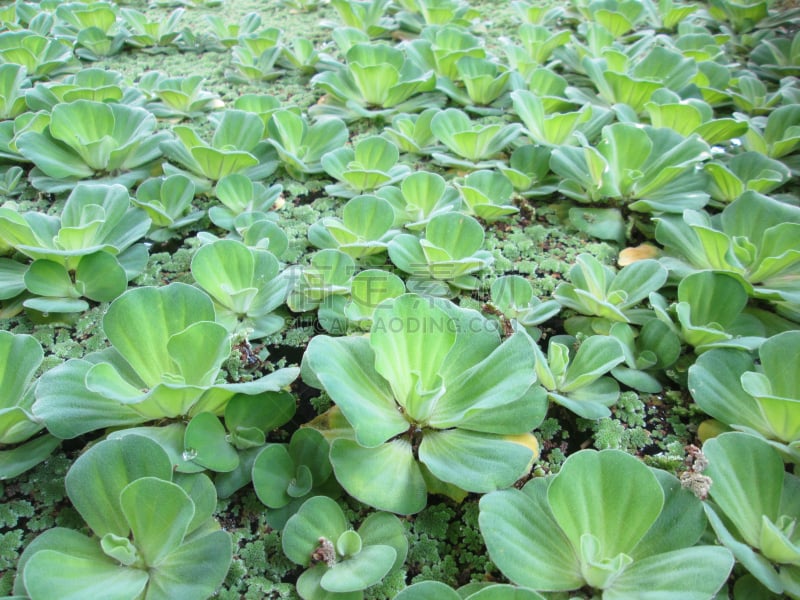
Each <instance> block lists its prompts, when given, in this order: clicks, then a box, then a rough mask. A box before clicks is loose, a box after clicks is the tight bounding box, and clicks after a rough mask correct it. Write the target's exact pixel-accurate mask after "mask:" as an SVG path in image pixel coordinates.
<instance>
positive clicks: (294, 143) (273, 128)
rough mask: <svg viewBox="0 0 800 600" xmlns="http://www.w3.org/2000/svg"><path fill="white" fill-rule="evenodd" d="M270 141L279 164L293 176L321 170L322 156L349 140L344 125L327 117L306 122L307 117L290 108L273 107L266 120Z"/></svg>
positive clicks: (333, 118) (297, 176)
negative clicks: (313, 121)
mask: <svg viewBox="0 0 800 600" xmlns="http://www.w3.org/2000/svg"><path fill="white" fill-rule="evenodd" d="M267 134H268V135H269V139H268V141H269V143H270V144H272V146H273V147H274V148H275V150H276V151H277V153H278V157H279V158H280V160H281V164H282V166H283V168H284V169H285V170H286V172H287V173H288V174H289V175H290V176H291V177H293V178H294V179H300V180H303V179H306V178H307V177H308V176H309V175H316V174H320V173H324V172H325V170H324V169H323V167H322V163H321V162H320V161H321V159H322V157H323V155H325V154H327V153H328V152H333V151H335V150H338V149H340V148H342V147H343V146H344V145H345V143H346V142H347V139H348V131H347V125H345V123H344V121H342V120H341V119H337V118H335V117H327V118H324V119H320V120H318V121H317V122H315V123H309V122H308V119H306V117H304V116H301V115H298V114H297V113H295V112H293V111H290V110H276V111H275V112H274V113H272V116H271V117H270V118H269V121H268V122H267Z"/></svg>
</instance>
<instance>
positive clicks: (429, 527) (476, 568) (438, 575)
mask: <svg viewBox="0 0 800 600" xmlns="http://www.w3.org/2000/svg"><path fill="white" fill-rule="evenodd" d="M409 531H410V535H411V540H410V542H409V552H408V559H407V560H406V567H407V569H408V583H409V584H411V583H416V582H418V581H442V582H444V583H447V584H448V585H450V586H452V587H459V586H461V585H464V584H467V583H470V582H477V581H485V580H487V578H491V579H495V578H497V577H500V578H502V576H501V575H499V574H498V572H497V569H496V568H495V567H494V565H493V564H492V562H491V561H490V559H489V555H488V553H487V551H486V547H485V546H484V543H483V538H482V537H481V534H480V530H479V529H478V504H477V502H476V501H474V500H471V499H470V500H466V501H465V502H464V503H463V504H460V505H459V504H454V503H439V504H431V505H429V506H428V507H427V508H425V510H423V511H422V512H420V513H419V514H418V515H416V516H415V517H414V518H413V521H412V522H411V525H410V528H409Z"/></svg>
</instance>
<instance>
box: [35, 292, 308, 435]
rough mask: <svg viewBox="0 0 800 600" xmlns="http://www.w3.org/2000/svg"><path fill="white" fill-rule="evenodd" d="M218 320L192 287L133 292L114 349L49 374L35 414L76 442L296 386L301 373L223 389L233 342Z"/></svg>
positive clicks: (116, 314)
mask: <svg viewBox="0 0 800 600" xmlns="http://www.w3.org/2000/svg"><path fill="white" fill-rule="evenodd" d="M215 316H216V315H215V312H214V304H213V302H212V300H211V298H210V297H209V296H208V295H206V293H205V292H203V291H202V290H200V289H198V288H195V287H192V286H190V285H186V284H184V283H172V284H169V285H167V286H163V287H159V288H155V287H140V288H135V289H131V290H129V291H128V292H126V293H125V294H123V295H122V296H120V297H119V298H118V299H117V300H115V301H114V302H112V303H111V305H110V306H109V307H108V310H107V311H106V314H105V316H104V317H103V331H104V332H105V334H106V336H107V337H108V340H109V342H110V343H111V347H110V348H108V349H107V350H101V351H99V352H97V353H94V354H91V353H90V354H87V355H86V356H85V357H84V358H80V359H71V360H68V361H67V362H65V363H63V364H62V365H59V366H58V367H56V368H54V369H51V370H50V371H48V372H47V373H46V374H45V375H44V376H43V377H42V378H41V379H40V380H39V385H38V386H37V396H36V402H35V403H34V406H33V414H34V415H36V416H37V417H38V418H40V419H42V420H43V421H44V422H45V424H46V425H47V428H48V430H49V431H50V432H51V433H53V434H54V435H56V436H57V437H60V438H72V437H76V436H78V435H81V434H82V433H86V432H88V431H94V430H96V429H102V428H105V427H110V426H120V425H121V426H131V425H138V424H141V423H145V422H147V421H153V420H158V419H164V418H168V419H174V418H177V417H182V416H189V417H191V416H193V415H196V414H197V413H200V412H211V413H214V414H223V413H224V411H225V406H226V405H227V403H228V402H229V401H230V400H231V399H232V398H233V397H234V396H236V395H237V394H245V395H247V396H250V397H252V398H253V399H254V400H255V399H256V398H258V397H259V395H261V394H264V393H265V392H276V391H279V390H281V389H282V388H283V387H284V386H287V385H289V383H291V382H292V381H293V380H294V378H295V377H296V376H297V373H298V371H297V369H296V368H286V369H279V370H277V371H275V372H273V373H270V374H269V375H265V376H264V377H260V378H258V379H254V380H253V381H249V382H244V383H225V382H224V381H223V382H220V381H219V380H218V376H219V375H220V372H221V369H222V363H223V362H224V361H225V360H227V358H228V356H229V355H230V352H231V339H230V334H229V333H228V330H227V329H226V328H225V327H224V326H223V325H221V324H220V323H217V322H216V321H215ZM132 324H135V326H131V325H132ZM198 347H202V348H203V349H204V351H203V353H202V354H198V353H197V348H198Z"/></svg>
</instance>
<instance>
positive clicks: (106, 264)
mask: <svg viewBox="0 0 800 600" xmlns="http://www.w3.org/2000/svg"><path fill="white" fill-rule="evenodd" d="M150 223H151V221H150V218H149V217H148V216H147V214H146V213H145V212H144V211H143V210H141V209H138V208H134V207H133V206H131V200H130V195H129V194H128V190H126V189H125V188H124V187H123V186H121V185H105V184H96V183H92V184H86V183H81V184H78V185H77V186H76V187H75V189H74V190H73V191H72V193H71V194H70V195H69V197H68V198H67V201H66V203H65V205H64V209H63V211H62V213H61V217H60V218H59V217H57V216H49V215H44V214H42V213H39V212H35V211H31V212H26V213H24V214H19V213H18V212H17V211H15V210H13V209H11V208H0V240H2V242H3V243H4V244H5V245H6V246H7V247H9V248H15V249H16V250H17V251H18V252H20V253H21V254H23V255H25V256H27V257H28V258H30V259H32V262H31V263H30V264H29V265H28V266H27V269H26V270H25V271H24V273H22V272H20V271H19V269H18V268H16V267H15V266H14V265H13V264H11V262H4V263H3V265H2V270H3V272H4V277H6V278H7V279H9V283H10V281H12V280H16V281H17V283H18V284H21V285H22V288H19V289H18V293H19V292H21V291H22V289H27V291H28V292H30V293H31V294H33V295H34V296H38V297H37V298H29V299H27V300H25V302H24V304H25V306H26V307H28V308H31V309H34V310H38V311H40V312H53V313H70V312H81V311H84V310H86V309H87V308H88V307H89V305H88V303H87V302H86V301H85V300H82V298H84V297H85V298H88V299H90V300H96V301H101V302H108V301H111V300H113V299H114V298H116V297H117V296H119V295H120V294H121V293H122V292H124V291H125V288H126V287H127V285H128V281H129V280H131V279H133V278H134V277H135V276H136V275H138V274H139V273H141V272H142V270H143V269H144V267H145V265H146V263H147V248H146V247H145V246H144V244H141V243H137V242H139V240H140V239H141V238H142V237H143V236H144V235H145V234H147V232H148V230H149V229H150ZM10 289H14V288H13V287H9V288H7V289H6V294H5V295H7V293H8V290H10ZM8 297H10V296H8Z"/></svg>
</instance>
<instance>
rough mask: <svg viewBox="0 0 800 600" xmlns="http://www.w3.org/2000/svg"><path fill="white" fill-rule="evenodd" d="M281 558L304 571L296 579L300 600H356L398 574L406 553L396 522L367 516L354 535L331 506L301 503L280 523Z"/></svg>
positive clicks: (320, 500) (325, 501)
mask: <svg viewBox="0 0 800 600" xmlns="http://www.w3.org/2000/svg"><path fill="white" fill-rule="evenodd" d="M282 543H283V552H284V554H286V556H287V557H288V558H289V559H290V560H292V561H293V562H296V563H297V564H299V565H302V566H304V567H308V568H307V570H306V571H304V572H303V573H302V574H301V575H300V577H299V578H298V579H297V593H298V595H299V596H300V597H301V598H303V600H361V599H362V598H364V590H365V589H367V588H368V587H370V586H373V585H375V584H377V583H380V582H381V581H382V580H383V578H384V577H385V576H386V575H387V574H388V573H389V572H390V571H392V570H394V569H397V568H399V567H400V566H401V565H402V564H403V562H404V561H405V559H406V554H407V553H408V540H407V539H406V536H405V529H404V528H403V525H402V523H401V522H400V520H399V519H398V518H397V517H396V516H394V515H390V514H388V513H385V512H378V513H372V514H371V515H369V516H368V517H367V518H366V519H364V521H363V522H362V523H361V526H360V527H359V528H358V529H357V530H354V529H352V528H351V527H350V524H349V523H348V522H347V518H346V517H345V515H344V512H343V511H342V509H341V508H340V507H339V505H338V504H336V502H335V501H334V500H331V499H330V498H328V497H326V496H316V497H314V498H311V499H309V500H307V501H306V502H305V503H304V504H303V506H301V507H300V510H299V511H298V512H297V514H295V515H294V516H292V517H291V518H290V519H289V521H288V522H287V523H286V527H285V528H284V530H283V536H282Z"/></svg>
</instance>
